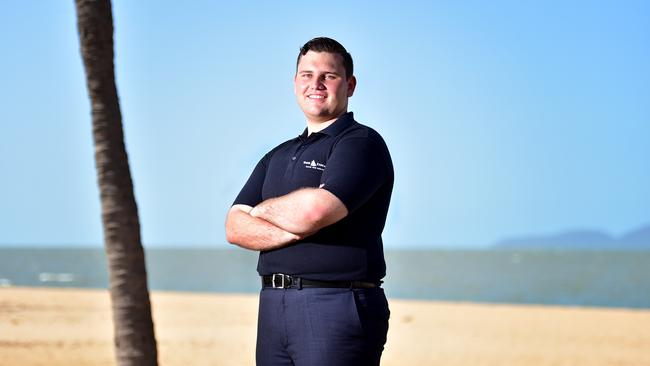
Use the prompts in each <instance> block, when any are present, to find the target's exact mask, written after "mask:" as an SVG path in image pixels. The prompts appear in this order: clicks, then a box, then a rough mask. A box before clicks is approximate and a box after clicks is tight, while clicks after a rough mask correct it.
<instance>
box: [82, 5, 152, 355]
mask: <svg viewBox="0 0 650 366" xmlns="http://www.w3.org/2000/svg"><path fill="white" fill-rule="evenodd" d="M76 7H77V26H78V31H79V39H80V43H81V55H82V58H83V62H84V67H85V70H86V82H87V87H88V94H89V96H90V101H91V105H92V123H93V139H94V142H95V164H96V168H97V180H98V184H99V190H100V195H101V203H102V222H103V227H104V242H105V249H106V255H107V257H108V264H109V273H110V294H111V301H112V308H113V324H114V328H115V352H116V358H117V364H118V365H120V366H149V365H157V360H158V354H157V350H156V339H155V336H154V329H153V321H152V318H151V304H150V301H149V289H148V287H147V273H146V268H145V261H144V251H143V248H142V244H141V241H140V222H139V220H138V208H137V205H136V202H135V197H134V194H133V184H132V181H131V173H130V171H129V162H128V157H127V154H126V149H125V146H124V134H123V131H122V116H121V113H120V106H119V101H118V96H117V88H116V86H115V73H114V65H113V17H112V14H111V2H110V0H76Z"/></svg>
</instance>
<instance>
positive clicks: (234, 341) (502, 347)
mask: <svg viewBox="0 0 650 366" xmlns="http://www.w3.org/2000/svg"><path fill="white" fill-rule="evenodd" d="M152 304H153V312H154V320H155V326H156V336H157V339H158V347H159V361H160V364H161V365H165V366H175V365H178V366H180V365H183V366H187V365H253V364H254V347H255V324H256V316H257V296H255V295H222V294H197V293H179V292H174V293H171V292H154V293H153V294H152ZM390 305H391V312H392V315H391V322H390V331H389V334H388V343H387V345H386V350H385V352H384V357H383V362H382V365H389V366H390V365H478V366H481V365H556V366H557V365H592V366H598V365H635V366H638V365H650V310H628V309H606V308H574V307H553V306H522V305H492V304H473V303H449V302H428V301H405V300H391V301H390ZM112 342H113V341H112V323H111V313H110V304H109V296H108V292H107V291H104V290H78V289H45V288H13V287H10V288H3V289H0V366H32V365H34V366H35V365H49V366H58V365H114V361H113V350H112Z"/></svg>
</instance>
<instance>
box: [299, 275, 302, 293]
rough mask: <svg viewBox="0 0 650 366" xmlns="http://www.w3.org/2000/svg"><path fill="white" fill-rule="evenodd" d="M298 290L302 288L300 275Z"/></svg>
mask: <svg viewBox="0 0 650 366" xmlns="http://www.w3.org/2000/svg"><path fill="white" fill-rule="evenodd" d="M298 290H302V277H298Z"/></svg>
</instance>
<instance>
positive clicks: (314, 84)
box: [309, 77, 325, 90]
mask: <svg viewBox="0 0 650 366" xmlns="http://www.w3.org/2000/svg"><path fill="white" fill-rule="evenodd" d="M323 81H325V79H324V78H323V77H317V78H312V80H311V83H310V85H309V87H310V88H311V89H314V90H323V89H325V84H324V83H323Z"/></svg>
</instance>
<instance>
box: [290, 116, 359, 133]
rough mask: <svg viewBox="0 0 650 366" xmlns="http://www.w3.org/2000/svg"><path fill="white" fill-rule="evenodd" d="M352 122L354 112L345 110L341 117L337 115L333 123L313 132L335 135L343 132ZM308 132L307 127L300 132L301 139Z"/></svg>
mask: <svg viewBox="0 0 650 366" xmlns="http://www.w3.org/2000/svg"><path fill="white" fill-rule="evenodd" d="M353 123H354V113H353V112H347V113H345V114H343V115H341V117H339V118H338V119H337V120H336V121H334V123H332V124H331V125H329V126H327V127H326V128H324V129H322V130H320V131H318V132H314V133H321V134H324V135H329V136H336V135H338V134H339V133H341V132H343V130H345V129H346V128H348V127H350V126H351V125H352V124H353ZM308 133H309V132H308V131H307V128H305V130H304V131H303V132H302V134H301V135H300V136H299V137H300V138H301V139H306V138H307V134H308Z"/></svg>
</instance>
